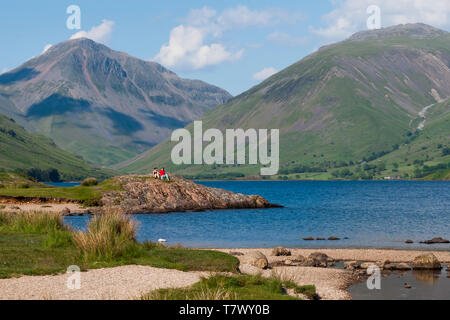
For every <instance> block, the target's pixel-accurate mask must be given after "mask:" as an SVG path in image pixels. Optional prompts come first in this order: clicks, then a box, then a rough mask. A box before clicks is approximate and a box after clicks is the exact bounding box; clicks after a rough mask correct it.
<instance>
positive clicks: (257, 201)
mask: <svg viewBox="0 0 450 320" xmlns="http://www.w3.org/2000/svg"><path fill="white" fill-rule="evenodd" d="M111 184H113V185H115V188H114V190H113V191H110V192H106V193H104V194H103V196H102V203H103V206H104V207H108V208H112V209H114V210H118V211H121V212H124V213H127V214H139V213H168V212H186V211H201V210H222V209H256V208H272V207H281V206H279V205H276V204H272V203H270V202H268V201H267V200H266V199H264V198H263V197H260V196H249V195H244V194H240V193H234V192H231V191H227V190H222V189H216V188H210V187H206V186H203V185H200V184H196V183H194V182H192V181H188V180H185V179H183V178H182V177H179V176H172V177H171V181H170V182H163V181H161V180H158V179H153V178H152V177H151V176H137V175H129V176H122V177H115V178H112V181H111Z"/></svg>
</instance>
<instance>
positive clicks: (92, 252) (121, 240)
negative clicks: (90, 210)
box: [73, 211, 137, 260]
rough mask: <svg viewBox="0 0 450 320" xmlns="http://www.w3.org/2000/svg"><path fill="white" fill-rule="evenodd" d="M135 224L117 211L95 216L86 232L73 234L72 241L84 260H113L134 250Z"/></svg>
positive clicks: (135, 243) (128, 217)
mask: <svg viewBox="0 0 450 320" xmlns="http://www.w3.org/2000/svg"><path fill="white" fill-rule="evenodd" d="M136 228H137V223H136V222H135V221H134V220H133V219H131V218H130V216H127V215H125V214H123V213H120V212H119V211H108V213H105V214H102V215H97V216H95V217H93V218H92V220H91V221H90V222H89V225H88V230H87V231H86V232H75V233H74V236H73V240H74V243H75V245H76V246H77V247H78V248H79V249H80V250H81V252H82V253H83V255H84V256H85V257H86V258H103V259H107V260H110V259H115V258H118V257H121V256H125V255H127V254H129V253H130V251H133V250H134V249H136V247H137V246H136V245H137V242H136Z"/></svg>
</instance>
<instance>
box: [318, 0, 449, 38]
mask: <svg viewBox="0 0 450 320" xmlns="http://www.w3.org/2000/svg"><path fill="white" fill-rule="evenodd" d="M333 3H335V4H336V5H337V7H336V9H334V10H333V11H331V12H330V13H328V14H326V15H325V16H324V17H323V20H324V21H325V23H326V24H327V26H326V27H325V28H313V27H310V31H311V32H313V33H314V34H317V35H319V36H322V37H326V38H329V39H343V38H346V37H348V36H350V35H351V34H353V33H355V32H356V31H359V30H364V29H366V28H367V26H366V21H367V18H368V17H369V15H368V14H367V12H366V10H367V8H368V7H369V6H370V5H377V6H379V7H380V9H381V24H382V26H383V27H388V26H392V25H398V24H405V23H417V22H422V23H426V24H430V25H433V26H435V27H448V26H450V1H448V0H433V1H432V2H431V1H429V0H396V1H392V0H345V1H334V2H333Z"/></svg>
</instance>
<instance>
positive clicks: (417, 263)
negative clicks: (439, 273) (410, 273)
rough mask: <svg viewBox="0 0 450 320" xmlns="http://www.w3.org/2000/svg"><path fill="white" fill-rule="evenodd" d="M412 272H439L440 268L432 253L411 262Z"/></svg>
mask: <svg viewBox="0 0 450 320" xmlns="http://www.w3.org/2000/svg"><path fill="white" fill-rule="evenodd" d="M413 269H414V270H441V269H442V266H441V263H440V262H439V260H438V259H437V258H436V256H435V255H434V254H432V253H428V254H423V255H420V256H417V257H416V258H415V259H414V261H413Z"/></svg>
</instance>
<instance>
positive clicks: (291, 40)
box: [267, 32, 308, 47]
mask: <svg viewBox="0 0 450 320" xmlns="http://www.w3.org/2000/svg"><path fill="white" fill-rule="evenodd" d="M267 39H269V40H270V41H272V42H275V43H277V44H279V45H283V46H290V47H296V46H301V45H304V44H306V43H307V42H308V38H307V37H293V36H291V35H290V34H287V33H283V32H273V33H271V34H269V35H268V36H267Z"/></svg>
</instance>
